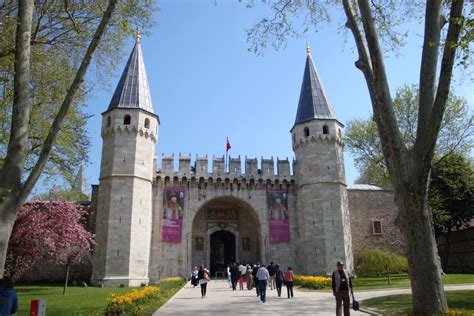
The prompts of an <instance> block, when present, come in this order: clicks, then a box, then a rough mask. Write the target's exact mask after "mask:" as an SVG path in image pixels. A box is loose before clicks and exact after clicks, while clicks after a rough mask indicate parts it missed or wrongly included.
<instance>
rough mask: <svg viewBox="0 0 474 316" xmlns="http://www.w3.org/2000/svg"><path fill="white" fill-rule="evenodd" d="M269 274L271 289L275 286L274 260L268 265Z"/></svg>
mask: <svg viewBox="0 0 474 316" xmlns="http://www.w3.org/2000/svg"><path fill="white" fill-rule="evenodd" d="M267 270H268V274H270V290H273V289H274V288H275V266H274V265H273V261H272V262H270V264H269V265H268V269H267Z"/></svg>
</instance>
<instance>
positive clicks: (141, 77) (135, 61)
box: [107, 36, 154, 113]
mask: <svg viewBox="0 0 474 316" xmlns="http://www.w3.org/2000/svg"><path fill="white" fill-rule="evenodd" d="M114 108H140V109H142V110H145V111H148V112H150V113H154V112H153V105H152V103H151V95H150V87H149V86H148V78H147V76H146V71H145V64H144V61H143V55H142V49H141V46H140V40H139V36H137V41H136V43H135V46H134V47H133V50H132V53H131V54H130V57H129V58H128V61H127V65H126V66H125V69H124V70H123V73H122V76H121V77H120V81H119V83H118V85H117V88H116V89H115V92H114V95H113V96H112V100H111V101H110V104H109V107H108V109H107V111H110V110H112V109H114Z"/></svg>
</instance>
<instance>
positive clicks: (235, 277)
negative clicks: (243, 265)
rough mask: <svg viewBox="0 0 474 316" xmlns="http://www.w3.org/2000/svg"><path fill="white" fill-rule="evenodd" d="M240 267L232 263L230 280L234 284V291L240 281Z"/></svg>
mask: <svg viewBox="0 0 474 316" xmlns="http://www.w3.org/2000/svg"><path fill="white" fill-rule="evenodd" d="M239 276H240V272H239V267H238V266H237V263H232V265H231V267H230V280H231V282H232V291H235V288H236V287H237V282H238V281H239Z"/></svg>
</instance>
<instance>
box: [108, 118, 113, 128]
mask: <svg viewBox="0 0 474 316" xmlns="http://www.w3.org/2000/svg"><path fill="white" fill-rule="evenodd" d="M111 123H112V119H111V118H110V116H107V127H110V124H111Z"/></svg>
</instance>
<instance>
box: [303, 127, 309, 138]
mask: <svg viewBox="0 0 474 316" xmlns="http://www.w3.org/2000/svg"><path fill="white" fill-rule="evenodd" d="M308 136H309V128H307V127H305V128H304V137H308Z"/></svg>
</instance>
